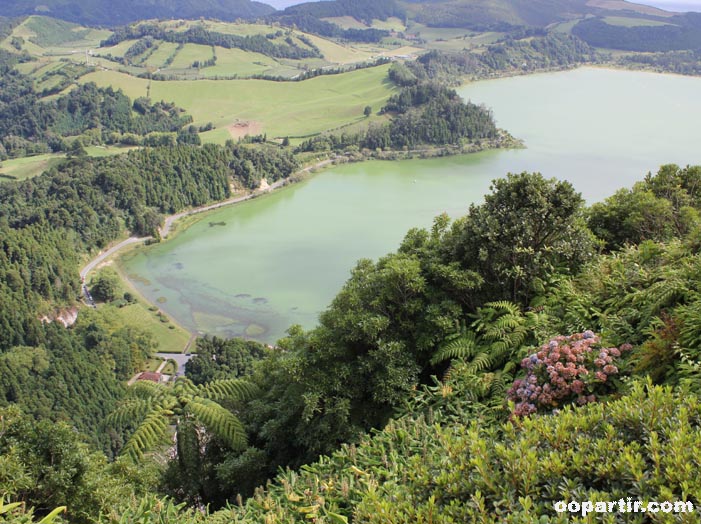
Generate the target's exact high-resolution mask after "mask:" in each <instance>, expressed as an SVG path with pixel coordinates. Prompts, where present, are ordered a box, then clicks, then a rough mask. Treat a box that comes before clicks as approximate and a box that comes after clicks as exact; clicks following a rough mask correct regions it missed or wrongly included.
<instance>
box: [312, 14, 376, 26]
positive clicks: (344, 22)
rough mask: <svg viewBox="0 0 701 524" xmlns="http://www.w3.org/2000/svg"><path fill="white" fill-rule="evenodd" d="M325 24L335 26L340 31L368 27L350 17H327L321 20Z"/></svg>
mask: <svg viewBox="0 0 701 524" xmlns="http://www.w3.org/2000/svg"><path fill="white" fill-rule="evenodd" d="M322 20H324V21H325V22H331V23H332V24H336V25H337V26H338V27H340V28H341V29H367V28H368V26H367V25H366V24H364V23H363V22H361V21H359V20H356V19H355V18H353V17H352V16H329V17H326V18H322Z"/></svg>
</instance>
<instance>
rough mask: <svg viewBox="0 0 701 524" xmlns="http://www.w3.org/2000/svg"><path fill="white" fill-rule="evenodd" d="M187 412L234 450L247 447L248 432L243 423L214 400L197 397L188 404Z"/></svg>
mask: <svg viewBox="0 0 701 524" xmlns="http://www.w3.org/2000/svg"><path fill="white" fill-rule="evenodd" d="M187 410H188V411H189V412H190V413H192V414H193V415H194V416H195V418H196V419H197V420H198V421H199V422H200V423H201V424H202V425H203V426H204V427H206V428H207V429H208V430H209V431H211V432H212V433H214V434H215V435H216V436H218V437H219V438H220V439H222V440H223V441H225V442H226V443H227V444H229V445H230V446H231V447H232V448H234V449H241V448H244V447H245V446H246V432H245V431H244V429H243V424H241V421H240V420H239V419H238V418H236V416H235V415H234V414H233V413H231V412H230V411H228V410H227V409H224V408H223V407H222V406H220V405H219V404H217V403H216V402H214V401H213V400H209V399H206V398H202V397H195V398H193V399H192V400H191V401H190V402H189V403H188V404H187Z"/></svg>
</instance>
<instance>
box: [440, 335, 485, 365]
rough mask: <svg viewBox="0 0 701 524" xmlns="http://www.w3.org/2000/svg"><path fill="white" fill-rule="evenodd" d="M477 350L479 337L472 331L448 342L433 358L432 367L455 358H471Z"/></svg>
mask: <svg viewBox="0 0 701 524" xmlns="http://www.w3.org/2000/svg"><path fill="white" fill-rule="evenodd" d="M476 349H477V337H476V336H475V334H474V333H473V332H472V331H467V332H465V333H463V334H462V335H460V336H458V337H457V338H455V339H453V340H450V341H448V342H447V343H446V344H444V345H443V346H442V347H440V348H439V349H438V351H436V353H435V354H434V355H433V357H432V358H431V365H434V366H435V365H436V364H438V363H440V362H445V361H446V360H450V359H455V358H462V359H466V358H470V357H472V356H473V355H474V354H475V351H476Z"/></svg>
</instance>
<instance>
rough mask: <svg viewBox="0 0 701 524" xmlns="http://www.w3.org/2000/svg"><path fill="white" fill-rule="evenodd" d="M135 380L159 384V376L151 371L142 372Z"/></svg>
mask: <svg viewBox="0 0 701 524" xmlns="http://www.w3.org/2000/svg"><path fill="white" fill-rule="evenodd" d="M137 380H150V381H151V382H160V381H161V374H160V373H154V372H153V371H144V372H143V373H142V374H141V375H139V378H138V379H137Z"/></svg>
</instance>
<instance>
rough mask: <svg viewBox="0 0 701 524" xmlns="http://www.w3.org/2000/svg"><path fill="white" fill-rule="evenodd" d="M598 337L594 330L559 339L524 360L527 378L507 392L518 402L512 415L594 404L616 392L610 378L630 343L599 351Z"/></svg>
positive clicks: (524, 414) (519, 381)
mask: <svg viewBox="0 0 701 524" xmlns="http://www.w3.org/2000/svg"><path fill="white" fill-rule="evenodd" d="M598 346H599V337H598V336H596V335H595V334H594V333H593V332H592V331H585V332H583V333H575V334H574V335H571V336H569V337H565V336H558V337H555V338H554V339H552V340H550V342H548V343H547V344H544V345H543V346H541V347H540V349H539V350H538V351H537V352H536V353H533V354H532V355H529V356H528V357H526V358H524V359H523V360H522V361H521V367H522V368H523V369H525V370H526V376H525V377H524V378H521V379H517V380H516V381H514V384H513V385H512V386H511V388H510V389H509V392H508V397H509V399H510V400H513V401H515V402H516V408H515V409H514V412H513V415H514V416H517V417H520V416H527V415H530V414H531V413H535V412H536V411H552V410H553V409H556V408H559V407H561V406H563V405H565V404H570V403H577V404H579V405H584V404H588V403H589V402H595V401H596V400H597V398H598V396H600V395H602V394H604V393H608V392H610V391H611V389H614V390H615V385H614V384H612V382H613V381H612V380H610V379H611V377H614V376H616V375H618V373H619V368H618V366H617V365H616V364H617V363H618V360H617V359H618V358H620V356H621V354H622V352H624V351H627V350H629V349H630V347H631V346H630V345H629V344H624V345H622V346H621V347H620V348H615V347H612V348H599V347H598Z"/></svg>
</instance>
